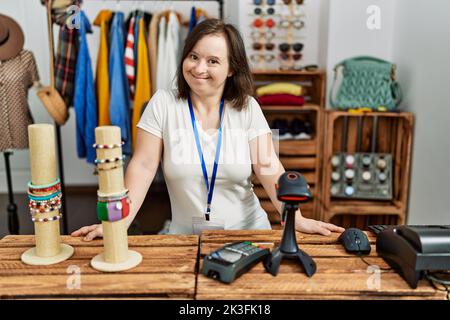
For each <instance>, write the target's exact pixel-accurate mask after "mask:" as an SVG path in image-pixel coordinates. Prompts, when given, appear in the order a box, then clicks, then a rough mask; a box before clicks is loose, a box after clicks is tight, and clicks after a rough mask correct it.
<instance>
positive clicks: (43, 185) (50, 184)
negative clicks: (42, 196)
mask: <svg viewBox="0 0 450 320" xmlns="http://www.w3.org/2000/svg"><path fill="white" fill-rule="evenodd" d="M60 183H61V181H60V180H59V178H58V179H56V180H55V181H54V182H52V183H48V184H42V185H39V186H36V185H34V184H32V183H31V181H30V182H28V188H31V189H44V188H50V187H53V186H55V185H57V184H60Z"/></svg>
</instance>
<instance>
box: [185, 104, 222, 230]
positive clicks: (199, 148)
mask: <svg viewBox="0 0 450 320" xmlns="http://www.w3.org/2000/svg"><path fill="white" fill-rule="evenodd" d="M188 104H189V112H190V113H191V122H192V128H193V130H194V136H195V143H196V144H197V151H198V157H199V158H200V164H201V165H202V171H203V179H204V180H205V184H206V191H207V192H208V203H207V205H206V212H205V218H206V221H209V215H210V213H211V202H212V197H213V193H214V185H215V182H216V175H217V167H218V166H219V156H220V149H221V146H222V112H223V104H224V99H223V98H222V100H220V110H219V138H218V141H217V147H216V157H215V158H214V166H213V172H212V176H211V184H209V183H208V172H207V170H206V164H205V158H204V157H203V151H202V146H201V145H200V138H199V135H198V130H197V125H196V123H195V115H194V108H193V107H192V101H191V97H190V96H188Z"/></svg>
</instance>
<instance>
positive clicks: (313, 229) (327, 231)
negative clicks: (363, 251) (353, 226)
mask: <svg viewBox="0 0 450 320" xmlns="http://www.w3.org/2000/svg"><path fill="white" fill-rule="evenodd" d="M295 230H297V231H300V232H304V233H318V234H322V235H324V236H329V235H331V232H340V233H342V232H344V231H345V229H344V228H341V227H338V226H336V225H334V224H332V223H326V222H322V221H318V220H314V219H308V218H305V217H302V216H299V215H297V216H296V217H295Z"/></svg>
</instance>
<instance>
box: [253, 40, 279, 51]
mask: <svg viewBox="0 0 450 320" xmlns="http://www.w3.org/2000/svg"><path fill="white" fill-rule="evenodd" d="M252 47H253V50H261V49H262V48H265V49H266V50H269V51H272V50H273V49H274V48H275V44H274V43H264V44H263V43H259V42H255V43H254V44H253V46H252Z"/></svg>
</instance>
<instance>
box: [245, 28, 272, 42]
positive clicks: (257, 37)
mask: <svg viewBox="0 0 450 320" xmlns="http://www.w3.org/2000/svg"><path fill="white" fill-rule="evenodd" d="M250 35H251V37H252V39H253V41H259V40H260V39H261V38H265V39H266V40H267V41H270V40H272V39H273V38H275V32H273V31H267V32H261V31H256V30H255V31H252V33H251V34H250Z"/></svg>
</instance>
